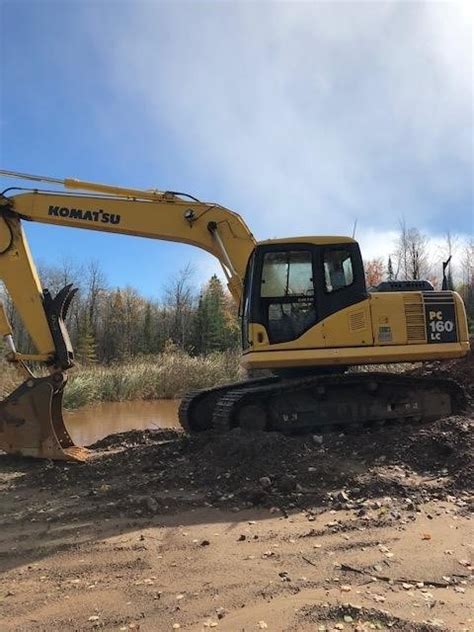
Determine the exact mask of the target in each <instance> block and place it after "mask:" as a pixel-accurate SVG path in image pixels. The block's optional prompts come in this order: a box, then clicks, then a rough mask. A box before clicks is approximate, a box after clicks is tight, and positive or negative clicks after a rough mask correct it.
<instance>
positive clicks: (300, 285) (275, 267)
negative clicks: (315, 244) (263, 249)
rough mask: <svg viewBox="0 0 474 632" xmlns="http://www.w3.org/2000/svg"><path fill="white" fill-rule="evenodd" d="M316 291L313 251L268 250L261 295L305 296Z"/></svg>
mask: <svg viewBox="0 0 474 632" xmlns="http://www.w3.org/2000/svg"><path fill="white" fill-rule="evenodd" d="M313 293H314V285H313V264H312V257H311V253H310V252H308V251H305V250H295V251H286V252H267V253H266V254H265V257H264V260H263V271H262V282H261V288H260V296H262V297H263V298H272V297H279V298H280V297H284V296H285V297H286V296H298V295H299V296H302V295H303V296H305V295H309V294H313Z"/></svg>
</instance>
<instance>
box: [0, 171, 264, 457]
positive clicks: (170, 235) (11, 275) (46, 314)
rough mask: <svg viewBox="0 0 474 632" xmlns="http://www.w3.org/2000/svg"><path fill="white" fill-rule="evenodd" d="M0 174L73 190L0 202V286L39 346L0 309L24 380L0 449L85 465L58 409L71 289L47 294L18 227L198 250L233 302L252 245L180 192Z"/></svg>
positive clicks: (232, 223) (7, 415)
mask: <svg viewBox="0 0 474 632" xmlns="http://www.w3.org/2000/svg"><path fill="white" fill-rule="evenodd" d="M0 175H7V176H13V177H17V178H18V177H22V178H26V179H30V180H31V179H33V180H41V181H46V182H52V183H54V184H62V185H63V186H64V187H65V188H66V189H75V190H78V191H80V192H74V193H69V192H63V191H59V192H58V191H47V190H39V189H33V190H31V189H17V188H15V189H13V190H12V189H9V190H8V191H7V192H4V193H3V194H2V195H1V196H0V280H1V281H3V283H4V285H5V287H6V289H7V291H8V293H9V295H10V297H11V299H12V301H13V303H14V305H15V307H16V310H17V312H18V313H19V315H20V317H21V319H22V321H23V323H24V325H25V327H26V329H27V331H28V332H29V334H30V337H31V340H32V342H33V344H34V346H35V349H36V353H33V354H24V353H21V352H19V351H17V349H16V348H15V344H14V341H13V336H12V333H13V332H12V328H11V326H10V323H9V322H8V318H7V316H6V312H5V309H4V307H3V305H1V304H0V334H1V335H2V336H3V337H4V341H5V344H6V346H7V349H8V356H7V357H8V359H9V360H10V361H11V362H13V363H15V364H16V366H17V367H18V369H19V370H20V371H21V372H22V373H23V374H24V375H25V376H26V378H27V379H26V381H25V382H24V383H23V384H22V385H21V386H19V387H18V388H17V389H16V390H15V391H14V392H13V393H12V394H11V395H9V396H8V397H7V398H6V399H5V400H3V401H2V402H0V448H2V449H3V450H5V451H7V452H10V453H19V454H23V455H27V456H38V457H48V458H52V459H72V460H83V459H85V458H87V451H86V450H85V449H83V448H77V447H76V446H74V444H73V442H72V440H71V438H70V436H69V434H68V433H67V430H66V427H65V426H64V423H63V420H62V413H61V409H62V394H63V389H64V386H65V384H66V380H67V376H66V373H65V371H66V370H67V369H68V368H70V367H71V366H72V365H73V350H72V346H71V343H70V340H69V336H68V334H67V330H66V327H65V324H64V320H65V317H66V313H67V309H68V307H69V304H70V302H71V299H72V297H73V294H74V290H73V288H72V287H71V286H70V285H68V286H66V287H65V288H63V290H61V291H60V292H59V293H58V295H57V296H55V297H52V296H51V295H50V294H49V292H48V290H43V289H42V287H41V283H40V280H39V277H38V274H37V272H36V268H35V265H34V262H33V259H32V257H31V253H30V251H29V248H28V244H27V240H26V236H25V234H24V231H23V228H22V221H35V222H41V223H44V224H55V225H59V226H71V227H76V228H85V229H89V230H100V231H102V232H110V233H121V234H126V235H134V236H140V237H148V238H152V239H160V240H167V241H177V242H181V243H187V244H191V245H194V246H197V247H199V248H202V249H204V250H206V251H207V252H209V253H211V254H213V255H214V256H215V257H216V258H217V259H218V260H219V261H220V263H221V265H222V268H223V271H224V273H225V275H226V278H227V282H228V287H229V290H230V292H231V294H232V295H233V297H234V299H235V300H236V301H239V300H240V298H241V295H242V291H243V279H244V276H245V269H246V266H247V261H248V259H249V257H250V254H251V253H252V251H253V249H254V247H255V240H254V238H253V235H252V234H251V232H250V230H249V229H248V227H247V226H246V224H245V223H244V221H243V220H242V218H241V217H240V216H239V215H238V214H236V213H234V212H232V211H230V210H228V209H226V208H224V207H222V206H220V205H218V204H212V203H207V202H201V201H199V200H197V199H196V198H192V197H190V196H185V195H184V194H179V193H176V192H168V191H165V192H162V191H156V190H152V191H142V190H138V189H125V188H121V187H113V186H109V185H103V184H95V183H90V182H82V181H78V180H73V179H66V180H56V179H52V178H42V177H39V176H27V175H24V174H17V173H14V172H5V171H3V172H1V171H0ZM12 191H15V193H13V194H12ZM18 191H19V192H18ZM6 193H8V195H6ZM27 362H40V363H42V364H44V365H46V366H47V367H48V369H49V372H50V375H49V376H47V377H34V376H33V374H32V373H31V371H30V369H29V368H28V366H27Z"/></svg>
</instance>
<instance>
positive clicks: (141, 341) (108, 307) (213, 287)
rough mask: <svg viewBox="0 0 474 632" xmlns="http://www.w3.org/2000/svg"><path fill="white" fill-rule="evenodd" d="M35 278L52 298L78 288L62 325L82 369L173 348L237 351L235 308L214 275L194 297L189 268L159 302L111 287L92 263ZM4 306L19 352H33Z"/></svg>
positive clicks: (66, 265)
mask: <svg viewBox="0 0 474 632" xmlns="http://www.w3.org/2000/svg"><path fill="white" fill-rule="evenodd" d="M39 274H40V278H41V283H42V286H43V287H47V288H48V289H49V290H50V292H51V293H52V294H53V295H54V294H55V293H56V292H58V291H59V290H60V289H61V288H62V287H63V286H64V285H66V284H67V283H72V284H73V285H74V286H75V287H77V288H78V289H79V291H78V293H77V294H76V296H75V297H74V299H73V301H72V303H71V306H70V308H69V311H68V315H67V319H66V325H67V328H68V332H69V335H70V337H71V342H72V344H73V347H74V350H75V356H76V359H77V360H78V361H79V362H80V363H82V364H87V363H95V362H99V363H104V364H108V363H110V362H115V361H123V360H127V359H130V358H132V357H135V356H138V355H148V354H158V353H162V352H163V351H164V350H165V349H171V348H179V349H181V350H183V351H186V352H187V353H189V354H191V355H208V354H210V353H213V352H219V351H227V350H234V349H237V348H238V347H239V346H240V337H239V336H240V329H239V324H238V317H237V308H236V306H235V304H234V302H233V300H232V298H231V296H230V295H229V294H228V292H227V291H226V289H224V287H223V284H222V282H221V280H220V279H219V278H218V277H217V276H216V275H213V276H212V277H211V278H210V279H209V281H208V282H207V283H206V284H205V285H204V286H203V287H202V289H201V291H200V292H199V293H196V292H195V289H194V288H195V283H194V282H193V280H194V279H193V271H192V269H191V268H190V267H189V266H187V267H186V268H184V269H183V270H182V271H181V272H179V273H178V274H177V275H176V277H175V278H174V279H172V280H171V281H170V282H169V283H168V285H167V287H166V289H165V292H164V297H163V299H162V300H161V301H158V300H152V299H149V298H146V297H144V296H142V295H140V293H139V292H138V291H137V290H136V289H135V288H133V287H122V288H111V287H109V285H108V283H107V279H106V277H105V274H104V272H103V270H102V269H101V267H100V265H99V264H98V263H97V262H96V261H91V262H89V263H87V264H86V265H84V266H77V265H75V264H74V262H70V261H65V262H63V264H62V265H60V266H39ZM3 302H4V304H5V306H6V309H7V315H8V317H9V319H10V322H11V323H12V325H13V328H14V331H15V340H16V343H17V346H18V348H19V349H21V350H22V351H24V352H32V351H33V348H32V345H31V342H30V341H29V337H28V334H27V332H26V331H25V328H24V327H23V325H22V323H21V320H20V318H19V317H18V315H17V314H16V312H15V309H14V306H13V304H12V302H11V301H10V300H9V298H8V295H4V297H3Z"/></svg>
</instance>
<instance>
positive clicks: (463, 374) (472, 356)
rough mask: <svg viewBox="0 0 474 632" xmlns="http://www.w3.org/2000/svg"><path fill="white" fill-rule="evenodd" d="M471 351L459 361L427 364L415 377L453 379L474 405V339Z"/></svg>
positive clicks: (471, 404)
mask: <svg viewBox="0 0 474 632" xmlns="http://www.w3.org/2000/svg"><path fill="white" fill-rule="evenodd" d="M470 343H471V350H470V351H469V353H468V354H467V355H466V356H465V357H464V358H460V359H459V360H442V361H436V362H427V363H425V364H424V365H423V367H422V368H420V369H416V370H415V371H414V372H413V374H414V375H427V376H428V375H434V376H436V377H446V378H451V379H452V380H455V381H456V382H458V383H459V384H460V385H461V386H463V387H464V390H465V392H466V395H467V397H468V400H469V404H470V406H471V407H472V406H473V405H474V377H473V376H474V337H473V338H471V339H470Z"/></svg>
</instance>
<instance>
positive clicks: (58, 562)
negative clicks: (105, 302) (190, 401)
mask: <svg viewBox="0 0 474 632" xmlns="http://www.w3.org/2000/svg"><path fill="white" fill-rule="evenodd" d="M472 368H473V366H472V356H471V357H469V358H468V359H467V360H461V361H455V362H454V361H453V362H451V363H433V364H432V365H430V366H428V367H425V368H424V371H425V372H427V373H429V374H435V375H439V374H444V373H446V374H449V377H451V378H454V379H458V380H460V381H461V382H462V383H463V384H464V386H465V387H466V389H467V391H468V395H469V394H471V395H472V393H473V391H472ZM472 427H473V414H472V406H471V404H468V409H467V410H466V411H465V412H464V413H463V414H461V415H456V416H452V417H450V418H447V419H442V420H439V421H437V422H436V423H433V424H430V425H410V426H403V427H397V426H392V427H388V428H384V429H383V430H379V431H372V432H370V433H365V434H328V435H324V436H319V435H314V436H311V435H310V436H306V437H284V436H282V435H278V434H261V435H248V434H245V433H241V432H240V431H233V432H231V433H229V434H228V435H222V436H217V437H212V436H198V437H187V436H185V435H184V434H183V433H180V432H178V431H174V430H156V431H144V432H131V433H124V434H121V435H114V436H112V437H108V438H106V439H104V440H102V441H100V442H98V443H97V444H96V445H95V446H93V455H92V458H91V460H90V461H89V462H88V463H86V464H84V465H76V464H64V463H48V462H41V461H27V460H20V459H15V458H12V457H9V456H6V455H4V456H2V457H0V503H1V507H2V510H1V522H0V568H1V570H2V571H3V574H2V577H1V580H0V621H3V622H4V623H3V624H0V629H1V630H3V629H6V630H14V631H20V630H28V631H29V630H51V629H61V630H89V629H103V630H129V629H140V630H147V631H148V630H150V631H154V630H172V629H186V630H206V629H208V628H210V627H216V628H217V629H218V630H221V629H222V630H229V631H240V630H245V631H247V630H257V629H268V630H282V631H283V630H295V631H296V630H303V631H304V630H326V629H327V630H339V629H343V630H370V629H392V630H400V631H402V632H403V631H408V630H413V631H425V630H426V631H430V630H439V629H444V630H470V629H473V627H474V626H473V620H472V617H473V614H472V612H471V611H470V609H469V605H468V604H469V603H470V601H472V596H473V591H472V587H471V579H472V575H471V574H472V566H471V557H470V555H471V553H472V551H471V550H470V548H469V547H470V544H471V543H472V540H473V538H472V535H473V531H472V522H471V521H470V513H471V510H472V506H473V505H472V503H473V496H472V488H473V465H472V447H473V446H472ZM2 625H4V627H3V628H2V627H1V626H2ZM173 626H175V627H174V628H173ZM176 626H180V627H179V628H178V627H176ZM341 626H342V627H341Z"/></svg>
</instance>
